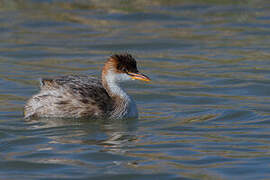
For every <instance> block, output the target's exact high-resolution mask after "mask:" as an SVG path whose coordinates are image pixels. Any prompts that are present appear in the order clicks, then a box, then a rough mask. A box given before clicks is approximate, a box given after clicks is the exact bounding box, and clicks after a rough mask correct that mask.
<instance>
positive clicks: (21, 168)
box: [0, 0, 270, 180]
mask: <svg viewBox="0 0 270 180" xmlns="http://www.w3.org/2000/svg"><path fill="white" fill-rule="evenodd" d="M269 5H270V4H269V1H267V0H258V1H256V0H246V1H232V0H231V1H230V0H227V1H223V0H211V1H208V0H196V1H195V0H194V1H192V0H190V1H188V0H186V1H178V0H167V1H166V0H152V1H147V0H133V1H128V0H126V1H124V0H118V1H98V0H76V1H75V0H74V1H72V0H67V1H64V0H32V1H31V0H29V1H25V0H3V1H0V7H1V8H0V9H1V11H0V104H1V105H0V179H27V180H29V179H115V180H119V179H125V180H126V179H146V180H150V179H181V178H183V179H269V178H270V98H269V97H270V61H269V59H270V49H269V48H270V40H269V35H270V29H269V28H270V25H269V24H270V6H269ZM118 52H129V53H132V54H133V55H134V56H135V57H136V59H137V60H138V62H139V69H140V70H141V71H142V72H144V73H145V74H147V75H149V76H150V77H151V78H152V79H153V80H152V81H151V82H150V83H142V82H136V83H133V84H131V83H129V84H126V85H124V87H125V89H126V90H127V91H128V93H129V94H131V95H132V96H133V97H134V99H135V100H136V102H137V105H138V107H139V111H140V117H139V119H137V120H128V121H121V120H120V121H119V120H118V121H105V120H99V121H94V120H89V119H88V120H86V119H85V120H84V119H80V120H74V119H68V120H63V119H33V120H31V121H26V120H24V119H23V115H22V110H23V105H24V103H25V101H26V100H27V99H28V98H29V97H30V96H31V95H32V94H34V93H36V92H37V91H38V89H39V82H38V79H39V78H40V77H50V76H56V75H63V74H91V75H94V76H99V74H100V70H101V68H102V65H103V63H104V61H105V59H106V58H107V57H108V56H110V55H112V54H113V53H118Z"/></svg>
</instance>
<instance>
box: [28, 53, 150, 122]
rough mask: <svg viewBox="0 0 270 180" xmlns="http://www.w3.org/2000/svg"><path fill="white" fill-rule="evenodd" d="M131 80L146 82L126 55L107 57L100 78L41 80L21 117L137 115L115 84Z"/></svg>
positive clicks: (132, 105)
mask: <svg viewBox="0 0 270 180" xmlns="http://www.w3.org/2000/svg"><path fill="white" fill-rule="evenodd" d="M132 79H138V80H143V81H150V79H149V78H148V77H147V76H146V75H144V74H142V73H140V72H139V71H138V69H137V65H136V61H135V59H134V58H133V57H132V56H131V55H130V54H124V55H123V54H120V55H113V56H111V57H110V58H109V59H108V61H107V62H106V63H105V65H104V67H103V69H102V78H101V80H99V79H96V78H94V77H89V76H85V75H69V76H60V77H56V78H52V79H42V80H41V90H40V92H39V93H38V94H36V95H34V96H33V97H32V98H30V99H29V100H28V101H27V103H26V105H25V109H24V115H25V118H30V117H62V118H65V117H68V118H69V117H70V118H79V117H94V118H128V117H137V116H138V112H137V108H136V104H135V102H134V101H133V100H132V98H131V97H129V96H128V95H127V94H126V92H125V91H123V90H122V88H121V87H120V86H119V83H120V82H122V81H127V80H132Z"/></svg>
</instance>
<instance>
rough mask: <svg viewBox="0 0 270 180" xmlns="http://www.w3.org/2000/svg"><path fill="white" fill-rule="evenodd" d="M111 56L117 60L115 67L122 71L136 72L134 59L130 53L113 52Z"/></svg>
mask: <svg viewBox="0 0 270 180" xmlns="http://www.w3.org/2000/svg"><path fill="white" fill-rule="evenodd" d="M111 58H113V59H115V60H116V61H117V66H116V69H117V70H119V71H122V72H126V73H127V72H134V73H137V72H138V69H137V63H136V60H135V59H134V58H133V57H132V56H131V55H130V54H115V55H113V56H111Z"/></svg>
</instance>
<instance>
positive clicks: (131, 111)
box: [105, 71, 138, 117]
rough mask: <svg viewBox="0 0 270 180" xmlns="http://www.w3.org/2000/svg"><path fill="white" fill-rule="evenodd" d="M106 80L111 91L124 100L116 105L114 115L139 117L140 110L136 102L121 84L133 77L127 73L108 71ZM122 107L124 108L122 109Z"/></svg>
mask: <svg viewBox="0 0 270 180" xmlns="http://www.w3.org/2000/svg"><path fill="white" fill-rule="evenodd" d="M105 80H106V81H107V86H108V88H109V90H110V93H111V94H112V95H115V96H118V97H120V98H121V99H122V100H123V101H122V104H121V105H120V104H119V107H116V112H117V113H116V114H113V115H112V116H113V117H116V116H123V117H137V116H138V111H137V107H136V104H135V102H134V101H133V100H132V98H131V97H129V96H128V94H127V93H126V92H125V91H124V90H123V89H122V88H121V86H120V82H121V81H122V82H123V81H127V80H132V79H131V78H130V77H129V76H128V75H127V74H116V73H114V72H112V71H108V73H107V74H106V76H105ZM121 107H122V108H123V109H121ZM118 108H120V109H118Z"/></svg>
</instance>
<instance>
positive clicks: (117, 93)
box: [102, 70, 129, 100]
mask: <svg viewBox="0 0 270 180" xmlns="http://www.w3.org/2000/svg"><path fill="white" fill-rule="evenodd" d="M115 76H116V75H115V74H114V73H113V72H112V71H110V70H109V71H107V72H106V73H102V85H103V87H104V88H105V89H106V91H107V93H108V94H109V95H110V96H111V97H112V98H117V99H118V98H119V99H122V100H129V96H128V95H127V93H126V92H125V91H124V90H123V89H122V87H121V86H120V84H119V82H117V81H116V80H115V79H116V78H115Z"/></svg>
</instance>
